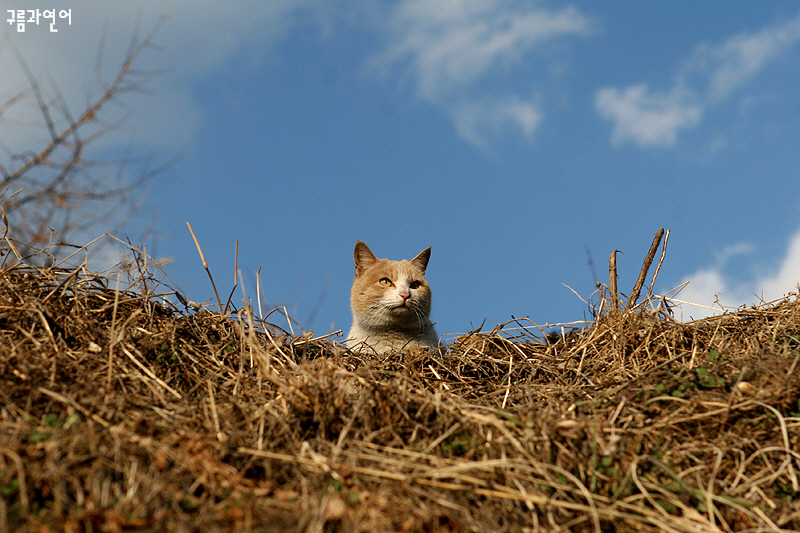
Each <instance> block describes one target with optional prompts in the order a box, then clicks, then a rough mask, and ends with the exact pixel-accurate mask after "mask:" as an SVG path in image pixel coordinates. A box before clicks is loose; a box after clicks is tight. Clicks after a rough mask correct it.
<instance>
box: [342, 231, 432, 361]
mask: <svg viewBox="0 0 800 533" xmlns="http://www.w3.org/2000/svg"><path fill="white" fill-rule="evenodd" d="M430 257H431V249H430V248H426V249H425V250H423V251H422V252H420V253H419V255H417V256H416V257H415V258H414V259H412V260H411V261H408V260H405V259H404V260H402V261H390V260H388V259H378V258H377V257H375V254H373V253H372V250H370V249H369V247H368V246H367V245H366V244H364V243H363V242H361V241H358V242H356V247H355V250H354V251H353V258H354V259H355V265H356V275H355V278H354V279H353V289H352V291H351V293H350V307H351V308H352V310H353V326H352V328H350V334H349V338H348V340H347V346H348V347H349V348H350V349H351V350H352V351H354V352H360V353H375V354H378V355H384V354H388V353H391V352H395V351H399V350H402V349H404V348H406V347H408V346H421V347H430V348H436V347H438V346H439V337H438V336H437V335H436V330H434V329H433V323H432V322H431V320H430V312H431V288H430V287H429V286H428V282H427V281H425V269H426V268H427V267H428V260H429V259H430Z"/></svg>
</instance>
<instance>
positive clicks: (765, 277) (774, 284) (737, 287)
mask: <svg viewBox="0 0 800 533" xmlns="http://www.w3.org/2000/svg"><path fill="white" fill-rule="evenodd" d="M754 250H755V248H754V247H753V246H752V245H751V244H748V243H740V244H737V245H733V246H729V247H727V248H726V249H724V250H723V251H722V252H720V253H718V254H716V264H715V265H714V266H713V267H710V268H705V269H701V270H699V271H697V272H695V273H693V274H690V275H689V276H687V277H686V278H685V279H684V281H688V282H689V285H687V286H686V288H684V289H683V290H682V291H681V292H680V294H679V295H678V296H677V298H678V299H679V300H683V301H686V302H691V303H695V304H700V305H702V306H705V307H696V306H690V305H683V306H682V307H683V315H684V317H683V318H684V319H688V318H689V316H690V315H691V316H692V317H693V318H701V317H704V316H709V315H712V314H717V313H720V312H722V310H721V309H720V305H721V306H723V307H725V308H736V307H740V306H742V305H754V304H758V303H762V302H769V301H772V300H776V299H778V298H781V297H783V296H785V295H786V294H788V293H790V292H797V290H798V288H797V285H798V283H800V231H798V232H796V233H795V234H794V236H792V238H791V240H790V242H789V246H788V248H787V250H786V254H785V256H784V257H783V258H782V259H781V261H780V264H779V265H778V267H777V269H775V270H774V271H771V272H762V273H760V274H757V275H756V276H755V277H754V278H753V279H751V280H748V281H735V280H733V279H732V278H731V276H729V275H727V274H726V273H725V270H726V266H727V262H728V260H729V259H730V258H731V257H733V256H734V255H750V254H752V253H753V252H754ZM715 302H718V304H717V303H715ZM709 307H713V308H715V309H716V310H713V309H708V308H709Z"/></svg>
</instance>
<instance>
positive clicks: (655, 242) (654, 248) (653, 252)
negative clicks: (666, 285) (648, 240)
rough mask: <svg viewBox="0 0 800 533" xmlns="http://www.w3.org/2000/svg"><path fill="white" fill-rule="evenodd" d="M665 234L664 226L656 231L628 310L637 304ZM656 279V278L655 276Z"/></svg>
mask: <svg viewBox="0 0 800 533" xmlns="http://www.w3.org/2000/svg"><path fill="white" fill-rule="evenodd" d="M663 236H664V228H661V229H660V230H658V231H657V232H656V236H655V237H654V238H653V244H651V245H650V251H648V252H647V256H646V257H645V258H644V263H643V264H642V270H641V271H640V272H639V278H638V279H637V280H636V285H634V286H633V290H632V291H631V295H630V297H629V298H628V305H627V308H628V310H631V309H633V307H634V306H635V305H636V300H638V299H639V292H641V290H642V286H643V285H644V280H645V279H646V278H647V271H648V270H650V265H651V264H653V258H655V256H656V251H658V245H659V244H661V238H662V237H663ZM654 280H655V278H654Z"/></svg>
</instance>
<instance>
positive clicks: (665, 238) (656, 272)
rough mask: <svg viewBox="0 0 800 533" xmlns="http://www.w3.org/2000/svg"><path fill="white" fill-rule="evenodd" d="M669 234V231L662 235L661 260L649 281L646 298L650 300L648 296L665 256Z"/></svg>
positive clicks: (650, 293)
mask: <svg viewBox="0 0 800 533" xmlns="http://www.w3.org/2000/svg"><path fill="white" fill-rule="evenodd" d="M669 232H670V230H667V232H666V233H665V234H664V246H663V247H662V248H661V259H659V260H658V265H656V271H655V272H654V273H653V279H652V281H650V290H648V291H647V297H648V298H650V296H651V295H652V294H653V285H655V284H656V278H657V277H658V272H659V270H661V263H663V262H664V256H666V255H667V241H669Z"/></svg>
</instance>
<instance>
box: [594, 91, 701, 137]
mask: <svg viewBox="0 0 800 533" xmlns="http://www.w3.org/2000/svg"><path fill="white" fill-rule="evenodd" d="M595 105H596V107H597V111H598V112H599V113H600V115H601V116H602V117H603V118H606V119H608V120H612V121H614V130H613V132H612V134H611V143H612V144H621V143H623V142H626V141H632V142H634V143H636V144H638V145H639V146H649V145H666V144H674V143H675V141H676V140H677V137H678V131H680V130H682V129H686V128H694V127H695V126H697V125H698V124H699V123H700V120H701V119H702V117H703V107H704V106H703V104H701V103H699V102H697V99H696V98H695V97H694V95H693V94H692V93H691V92H690V91H686V90H681V89H673V90H672V91H670V92H669V93H652V92H651V91H650V89H649V88H648V87H647V85H645V84H641V85H635V86H633V87H628V88H627V89H622V90H620V89H614V88H606V89H601V90H600V91H598V93H597V96H596V99H595Z"/></svg>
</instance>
